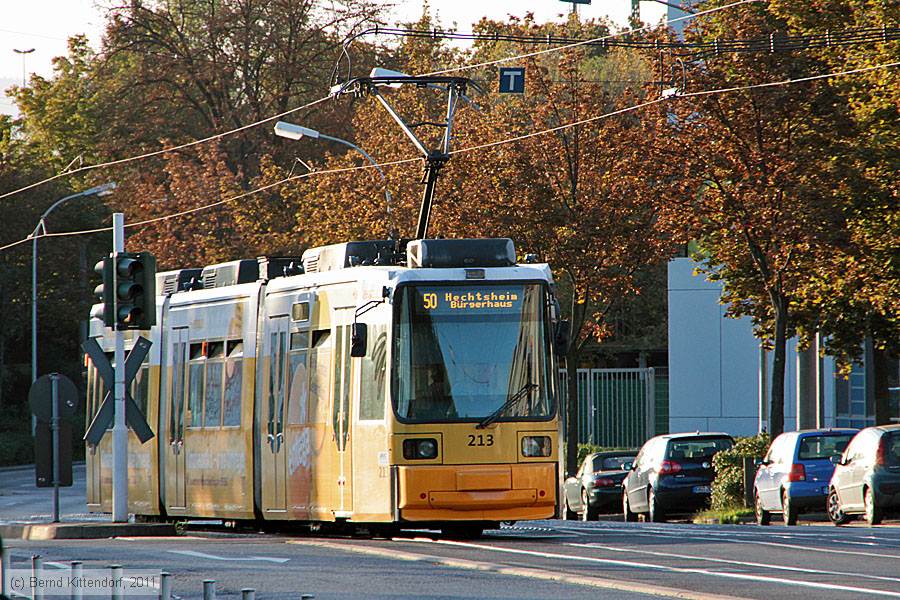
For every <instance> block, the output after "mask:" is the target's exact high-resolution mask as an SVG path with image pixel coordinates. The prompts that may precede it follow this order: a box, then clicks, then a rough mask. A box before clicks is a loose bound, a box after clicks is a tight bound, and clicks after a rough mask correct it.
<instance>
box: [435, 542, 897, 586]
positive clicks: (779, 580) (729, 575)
mask: <svg viewBox="0 0 900 600" xmlns="http://www.w3.org/2000/svg"><path fill="white" fill-rule="evenodd" d="M433 543H436V544H444V545H449V546H459V547H463V548H476V549H479V550H488V551H492V552H503V553H508V554H519V555H527V556H537V557H541V558H552V559H557V560H568V561H575V562H587V563H594V564H608V565H615V566H619V567H630V568H634V569H644V570H654V571H669V572H673V573H688V574H696V575H706V576H709V577H720V578H724V579H738V580H743V581H755V582H757V583H770V584H781V585H787V586H793V587H807V588H813V589H819V590H831V591H840V592H853V593H857V594H871V595H875V596H889V597H892V598H900V592H892V591H890V590H879V589H874V588H863V587H857V586H850V585H839V584H833V583H819V582H815V581H800V580H794V579H784V578H783V577H771V576H762V575H752V574H749V573H733V572H724V571H723V572H717V571H709V570H707V569H692V568H684V567H670V566H665V565H657V564H653V563H642V562H635V561H627V560H616V559H612V558H594V557H590V556H574V555H572V554H557V553H555V552H537V551H534V550H520V549H517V548H498V547H496V546H488V545H484V544H471V543H467V542H455V541H450V540H433Z"/></svg>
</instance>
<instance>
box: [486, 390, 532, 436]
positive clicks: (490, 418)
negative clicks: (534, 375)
mask: <svg viewBox="0 0 900 600" xmlns="http://www.w3.org/2000/svg"><path fill="white" fill-rule="evenodd" d="M537 387H538V385H537V384H536V383H532V382H530V381H529V382H528V383H526V384H525V385H523V386H522V387H521V388H520V389H519V391H518V392H516V393H515V394H513V395H512V396H510V397H509V399H508V400H507V401H506V402H504V403H503V405H502V406H501V407H500V408H498V409H497V410H495V411H494V412H492V413H491V414H489V415H488V416H487V417H485V418H484V419H483V420H482V421H481V422H480V423H478V425H476V426H475V429H484V428H485V427H487V426H488V425H490V424H491V423H493V422H494V421H496V420H497V419H499V418H500V417H501V416H502V415H503V413H505V412H506V411H507V410H509V409H510V408H512V407H513V406H514V405H515V404H516V402H518V401H519V400H521V399H522V398H524V397H525V395H526V394H528V393H529V392H530V391H531V390H534V389H537Z"/></svg>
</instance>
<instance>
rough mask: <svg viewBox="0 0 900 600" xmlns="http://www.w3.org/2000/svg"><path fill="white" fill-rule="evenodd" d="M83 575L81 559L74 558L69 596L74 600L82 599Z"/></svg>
mask: <svg viewBox="0 0 900 600" xmlns="http://www.w3.org/2000/svg"><path fill="white" fill-rule="evenodd" d="M81 576H82V569H81V561H80V560H73V561H72V581H71V582H69V588H70V589H71V590H72V591H71V592H70V593H69V597H70V598H71V599H72V600H81V595H82V588H81V585H80V583H81V581H80V580H81Z"/></svg>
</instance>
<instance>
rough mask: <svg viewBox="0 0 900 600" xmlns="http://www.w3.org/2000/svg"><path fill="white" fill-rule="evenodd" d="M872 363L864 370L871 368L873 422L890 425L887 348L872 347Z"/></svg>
mask: <svg viewBox="0 0 900 600" xmlns="http://www.w3.org/2000/svg"><path fill="white" fill-rule="evenodd" d="M871 356H872V364H871V366H870V365H866V370H867V371H869V369H870V368H871V371H870V372H871V373H872V383H873V387H874V392H875V424H876V425H890V424H892V421H891V417H892V416H894V415H892V414H891V392H890V390H889V389H888V386H889V384H888V369H889V367H890V363H891V360H890V357H889V356H888V352H887V350H884V349H882V350H879V349H877V348H874V349H873V350H872V353H871Z"/></svg>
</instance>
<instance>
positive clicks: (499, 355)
mask: <svg viewBox="0 0 900 600" xmlns="http://www.w3.org/2000/svg"><path fill="white" fill-rule="evenodd" d="M399 296H400V308H399V323H398V327H397V333H396V336H395V344H396V346H395V349H394V369H393V373H394V386H393V390H394V407H395V410H396V411H397V416H398V417H399V418H400V419H401V420H403V421H406V422H440V421H444V422H447V421H473V422H480V421H482V420H484V419H485V418H487V417H489V416H491V415H494V413H498V414H497V415H496V416H495V417H494V418H493V419H492V420H499V421H503V420H521V419H548V418H550V417H552V416H553V412H554V409H555V407H554V406H553V400H552V397H553V396H552V394H551V390H550V372H549V371H550V355H549V351H548V347H549V343H548V330H549V328H548V326H547V323H546V320H547V311H546V303H545V298H544V289H543V286H541V285H540V284H530V283H529V284H522V283H518V284H502V285H485V284H481V285H477V284H476V285H422V286H408V287H405V288H403V292H402V294H399ZM523 389H524V391H522V390H523ZM511 399H512V401H510V400H511ZM504 404H508V406H504ZM501 407H502V408H503V410H500V409H501ZM498 411H499V412H498Z"/></svg>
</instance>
